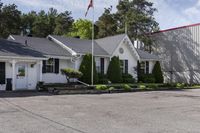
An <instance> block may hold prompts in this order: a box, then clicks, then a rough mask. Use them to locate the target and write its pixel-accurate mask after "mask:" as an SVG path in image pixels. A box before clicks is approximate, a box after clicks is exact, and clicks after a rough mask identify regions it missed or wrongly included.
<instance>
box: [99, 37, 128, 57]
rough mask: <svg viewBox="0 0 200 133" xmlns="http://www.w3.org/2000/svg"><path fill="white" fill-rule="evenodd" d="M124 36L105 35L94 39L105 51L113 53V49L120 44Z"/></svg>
mask: <svg viewBox="0 0 200 133" xmlns="http://www.w3.org/2000/svg"><path fill="white" fill-rule="evenodd" d="M125 36H126V34H120V35H116V36H110V37H105V38H101V39H97V40H95V41H96V42H97V43H98V44H99V46H101V47H102V48H103V49H104V50H105V51H107V52H108V53H109V54H110V55H112V54H113V52H114V50H115V49H116V48H117V46H118V45H119V44H120V42H121V41H122V39H123V38H124V37H125Z"/></svg>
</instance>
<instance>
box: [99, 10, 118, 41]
mask: <svg viewBox="0 0 200 133" xmlns="http://www.w3.org/2000/svg"><path fill="white" fill-rule="evenodd" d="M111 11H112V7H110V8H105V9H104V13H103V14H102V15H101V16H100V17H99V20H98V21H97V22H96V25H97V26H98V28H99V32H98V35H97V37H98V38H102V37H106V36H112V35H115V34H117V20H116V19H115V15H114V14H112V13H111Z"/></svg>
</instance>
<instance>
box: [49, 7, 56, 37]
mask: <svg viewBox="0 0 200 133" xmlns="http://www.w3.org/2000/svg"><path fill="white" fill-rule="evenodd" d="M47 16H48V25H49V26H48V27H49V34H53V32H54V30H55V28H56V17H57V16H58V13H57V10H56V9H54V8H50V9H49V11H48V13H47Z"/></svg>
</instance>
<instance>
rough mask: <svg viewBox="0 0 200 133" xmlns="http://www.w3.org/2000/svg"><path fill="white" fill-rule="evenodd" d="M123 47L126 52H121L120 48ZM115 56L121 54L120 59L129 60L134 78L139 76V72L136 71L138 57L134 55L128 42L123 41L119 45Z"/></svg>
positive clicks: (130, 72) (130, 71) (129, 69)
mask: <svg viewBox="0 0 200 133" xmlns="http://www.w3.org/2000/svg"><path fill="white" fill-rule="evenodd" d="M120 48H123V50H124V53H123V54H121V53H120V52H119V49H120ZM113 56H119V58H120V60H128V72H129V74H131V75H132V76H133V77H134V78H136V77H137V72H136V71H135V70H136V68H137V59H136V57H135V56H134V55H133V52H132V51H131V50H130V48H129V46H128V45H127V44H124V43H121V44H120V45H119V47H118V48H117V49H116V50H115V52H114V53H113Z"/></svg>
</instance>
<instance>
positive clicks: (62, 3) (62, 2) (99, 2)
mask: <svg viewBox="0 0 200 133" xmlns="http://www.w3.org/2000/svg"><path fill="white" fill-rule="evenodd" d="M2 2H4V3H7V4H8V3H15V4H16V5H18V6H19V8H20V10H23V11H25V12H29V11H31V10H35V11H40V10H46V11H47V10H48V9H49V8H50V7H53V8H55V9H57V10H58V11H59V12H63V11H65V10H68V11H72V15H73V16H74V17H75V18H84V14H85V11H86V9H87V6H88V4H89V0H2ZM117 3H118V0H95V1H94V6H95V13H96V15H95V16H96V17H95V18H96V19H97V18H98V17H99V16H100V15H101V14H102V12H103V11H104V8H108V7H110V6H111V5H112V6H113V7H115V6H116V5H117ZM113 10H114V11H115V10H116V9H115V8H113ZM88 18H91V12H89V14H88Z"/></svg>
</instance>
